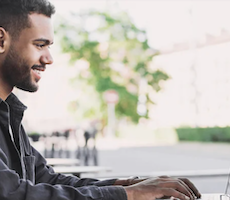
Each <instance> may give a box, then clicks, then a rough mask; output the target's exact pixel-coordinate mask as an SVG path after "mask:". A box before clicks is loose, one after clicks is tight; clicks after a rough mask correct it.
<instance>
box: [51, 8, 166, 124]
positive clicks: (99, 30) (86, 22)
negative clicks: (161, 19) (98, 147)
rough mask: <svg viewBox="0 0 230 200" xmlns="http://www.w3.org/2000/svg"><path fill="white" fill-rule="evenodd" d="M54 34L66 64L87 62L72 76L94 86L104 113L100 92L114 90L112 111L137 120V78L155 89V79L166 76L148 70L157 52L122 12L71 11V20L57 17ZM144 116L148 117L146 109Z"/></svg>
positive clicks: (142, 32)
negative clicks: (67, 56) (67, 57)
mask: <svg viewBox="0 0 230 200" xmlns="http://www.w3.org/2000/svg"><path fill="white" fill-rule="evenodd" d="M56 34H57V36H58V37H59V38H60V42H61V47H62V51H63V52H65V53H68V54H70V56H71V58H70V63H72V64H73V65H74V66H76V63H77V62H78V61H79V60H81V61H84V62H86V63H88V66H89V67H86V68H84V69H81V70H80V69H79V73H77V74H76V77H75V79H76V80H77V79H78V80H81V81H85V82H86V83H87V84H88V85H91V86H93V87H94V88H95V89H96V91H97V92H98V93H99V95H100V97H99V99H100V104H101V106H100V107H101V112H104V115H106V112H105V111H106V109H105V107H106V105H105V101H104V100H103V93H104V92H105V91H106V90H108V89H114V90H116V91H117V92H118V93H119V99H120V101H119V103H118V104H117V105H116V114H117V115H118V116H120V117H121V116H126V117H128V118H130V119H131V120H132V121H133V122H138V120H139V118H140V116H139V115H138V113H137V110H136V109H137V104H138V95H139V92H140V80H141V79H145V80H146V81H147V85H149V86H151V88H153V89H154V90H155V91H159V90H160V89H161V88H160V86H159V82H160V81H161V80H167V79H168V78H169V77H168V75H167V74H165V73H164V72H162V71H160V70H153V69H152V67H151V62H152V60H153V57H154V56H156V55H157V54H158V52H157V51H156V50H154V49H152V48H151V47H150V46H149V45H148V39H147V36H146V32H145V31H144V30H140V29H138V28H137V27H136V26H135V25H134V24H133V23H132V21H131V19H130V17H129V16H128V15H127V14H126V13H124V12H118V13H116V14H112V12H111V13H109V12H106V13H105V12H97V11H90V12H86V13H81V14H76V13H75V14H72V15H71V20H67V19H61V18H60V19H59V20H58V24H57V27H56ZM146 88H148V87H147V86H146ZM145 95H146V96H147V102H146V104H149V103H153V102H151V99H150V98H149V97H148V95H149V91H146V92H145ZM91 112H92V111H91ZM142 117H143V116H142ZM144 117H146V118H147V117H148V112H147V114H146V116H144Z"/></svg>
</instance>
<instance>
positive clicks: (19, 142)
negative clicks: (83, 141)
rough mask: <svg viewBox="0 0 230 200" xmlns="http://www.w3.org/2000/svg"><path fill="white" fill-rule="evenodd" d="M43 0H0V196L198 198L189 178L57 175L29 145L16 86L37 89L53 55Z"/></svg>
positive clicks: (25, 199)
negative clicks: (124, 178)
mask: <svg viewBox="0 0 230 200" xmlns="http://www.w3.org/2000/svg"><path fill="white" fill-rule="evenodd" d="M54 12H55V11H54V7H53V6H52V5H51V4H50V3H49V2H47V1H46V0H0V199H1V200H91V199H101V200H153V199H155V198H161V197H171V196H173V197H175V198H179V199H183V200H188V199H195V198H196V197H200V193H199V192H198V190H197V189H196V187H195V186H194V185H193V184H192V183H191V182H190V181H189V180H187V179H174V178H170V177H158V178H148V179H126V180H119V179H110V180H104V181H99V180H96V179H89V178H87V179H79V178H77V177H73V176H65V175H62V174H56V173H55V172H54V171H53V169H52V168H51V167H50V166H48V165H46V161H45V159H44V158H43V157H42V156H41V155H40V154H39V153H38V152H37V151H36V150H35V149H34V148H33V147H32V146H31V145H30V143H29V140H28V138H27V136H26V133H25V131H24V129H23V126H22V124H21V121H22V118H23V112H24V111H25V109H26V107H25V106H24V105H23V104H22V103H21V102H20V101H19V100H18V99H17V97H16V96H15V95H14V94H13V93H12V90H13V88H14V87H17V88H20V89H22V90H25V91H29V92H35V91H37V89H38V82H39V80H40V78H41V73H42V72H43V71H45V69H46V65H47V64H52V62H53V59H52V57H51V55H50V52H49V46H50V45H51V44H52V43H53V30H52V25H51V16H52V14H54Z"/></svg>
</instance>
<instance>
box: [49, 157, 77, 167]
mask: <svg viewBox="0 0 230 200" xmlns="http://www.w3.org/2000/svg"><path fill="white" fill-rule="evenodd" d="M46 161H47V164H48V165H52V166H76V165H79V164H80V161H79V160H78V159H72V158H46Z"/></svg>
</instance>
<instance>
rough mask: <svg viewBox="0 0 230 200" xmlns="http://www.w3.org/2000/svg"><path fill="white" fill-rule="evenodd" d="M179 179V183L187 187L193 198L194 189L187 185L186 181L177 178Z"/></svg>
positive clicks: (194, 196)
mask: <svg viewBox="0 0 230 200" xmlns="http://www.w3.org/2000/svg"><path fill="white" fill-rule="evenodd" d="M178 180H179V181H180V183H181V184H182V185H184V187H186V188H187V190H188V191H189V193H190V194H191V195H192V196H193V198H194V199H195V198H196V194H195V193H194V191H193V190H192V189H191V188H190V187H189V186H188V185H187V183H185V182H184V181H183V180H181V179H178Z"/></svg>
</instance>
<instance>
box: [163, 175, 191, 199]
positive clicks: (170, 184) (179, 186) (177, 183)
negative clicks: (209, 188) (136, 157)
mask: <svg viewBox="0 0 230 200" xmlns="http://www.w3.org/2000/svg"><path fill="white" fill-rule="evenodd" d="M182 182H183V181H181V180H178V179H172V180H170V181H169V180H168V181H165V182H162V183H161V184H160V186H161V187H164V188H173V189H175V190H177V191H178V192H180V193H183V194H185V195H186V196H188V197H189V198H190V199H195V196H194V194H193V192H192V191H191V190H190V189H189V188H188V186H186V184H184V183H182Z"/></svg>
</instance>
